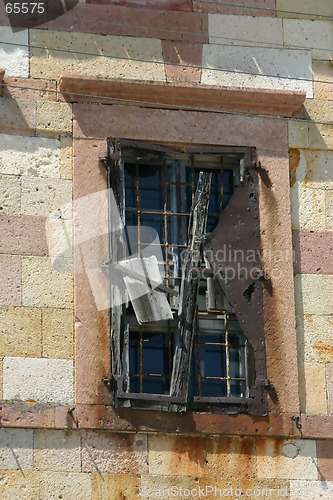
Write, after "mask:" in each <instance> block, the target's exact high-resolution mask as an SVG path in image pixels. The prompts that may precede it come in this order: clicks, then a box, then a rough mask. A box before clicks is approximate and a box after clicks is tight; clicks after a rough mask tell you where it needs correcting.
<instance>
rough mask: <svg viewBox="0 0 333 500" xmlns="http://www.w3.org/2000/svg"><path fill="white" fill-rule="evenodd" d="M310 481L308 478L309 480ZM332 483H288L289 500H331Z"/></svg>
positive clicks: (305, 481)
mask: <svg viewBox="0 0 333 500" xmlns="http://www.w3.org/2000/svg"><path fill="white" fill-rule="evenodd" d="M309 479H310V478H309ZM332 496H333V481H324V480H323V481H307V480H306V479H305V480H303V481H290V500H298V499H299V498H302V500H317V499H320V500H331V498H332Z"/></svg>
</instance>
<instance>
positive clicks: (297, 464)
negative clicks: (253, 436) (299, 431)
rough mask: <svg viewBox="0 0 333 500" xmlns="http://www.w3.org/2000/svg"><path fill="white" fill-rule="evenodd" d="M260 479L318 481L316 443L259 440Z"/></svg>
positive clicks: (257, 446)
mask: <svg viewBox="0 0 333 500" xmlns="http://www.w3.org/2000/svg"><path fill="white" fill-rule="evenodd" d="M256 448H257V468H258V469H257V470H258V478H259V479H317V475H318V472H317V459H316V442H315V441H313V440H310V439H308V440H301V439H299V440H285V439H272V438H258V439H257V440H256Z"/></svg>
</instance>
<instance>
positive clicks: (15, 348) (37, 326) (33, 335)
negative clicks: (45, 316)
mask: <svg viewBox="0 0 333 500" xmlns="http://www.w3.org/2000/svg"><path fill="white" fill-rule="evenodd" d="M41 325H42V322H41V311H40V310H39V309H30V308H28V307H6V308H1V309H0V352H1V354H2V355H3V356H31V357H39V356H41V339H42V337H41V330H42V329H41Z"/></svg>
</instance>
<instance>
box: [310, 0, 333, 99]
mask: <svg viewBox="0 0 333 500" xmlns="http://www.w3.org/2000/svg"><path fill="white" fill-rule="evenodd" d="M328 1H329V2H330V3H331V0H328ZM332 85H333V63H332V61H313V89H314V98H315V99H326V100H329V101H332V100H333V93H332Z"/></svg>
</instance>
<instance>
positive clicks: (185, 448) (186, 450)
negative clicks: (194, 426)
mask: <svg viewBox="0 0 333 500" xmlns="http://www.w3.org/2000/svg"><path fill="white" fill-rule="evenodd" d="M148 440H149V473H150V474H153V475H166V476H191V477H193V476H194V477H199V476H204V475H205V474H206V468H207V467H206V456H205V455H206V450H205V439H204V438H202V437H185V436H169V435H153V434H149V436H148Z"/></svg>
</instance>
